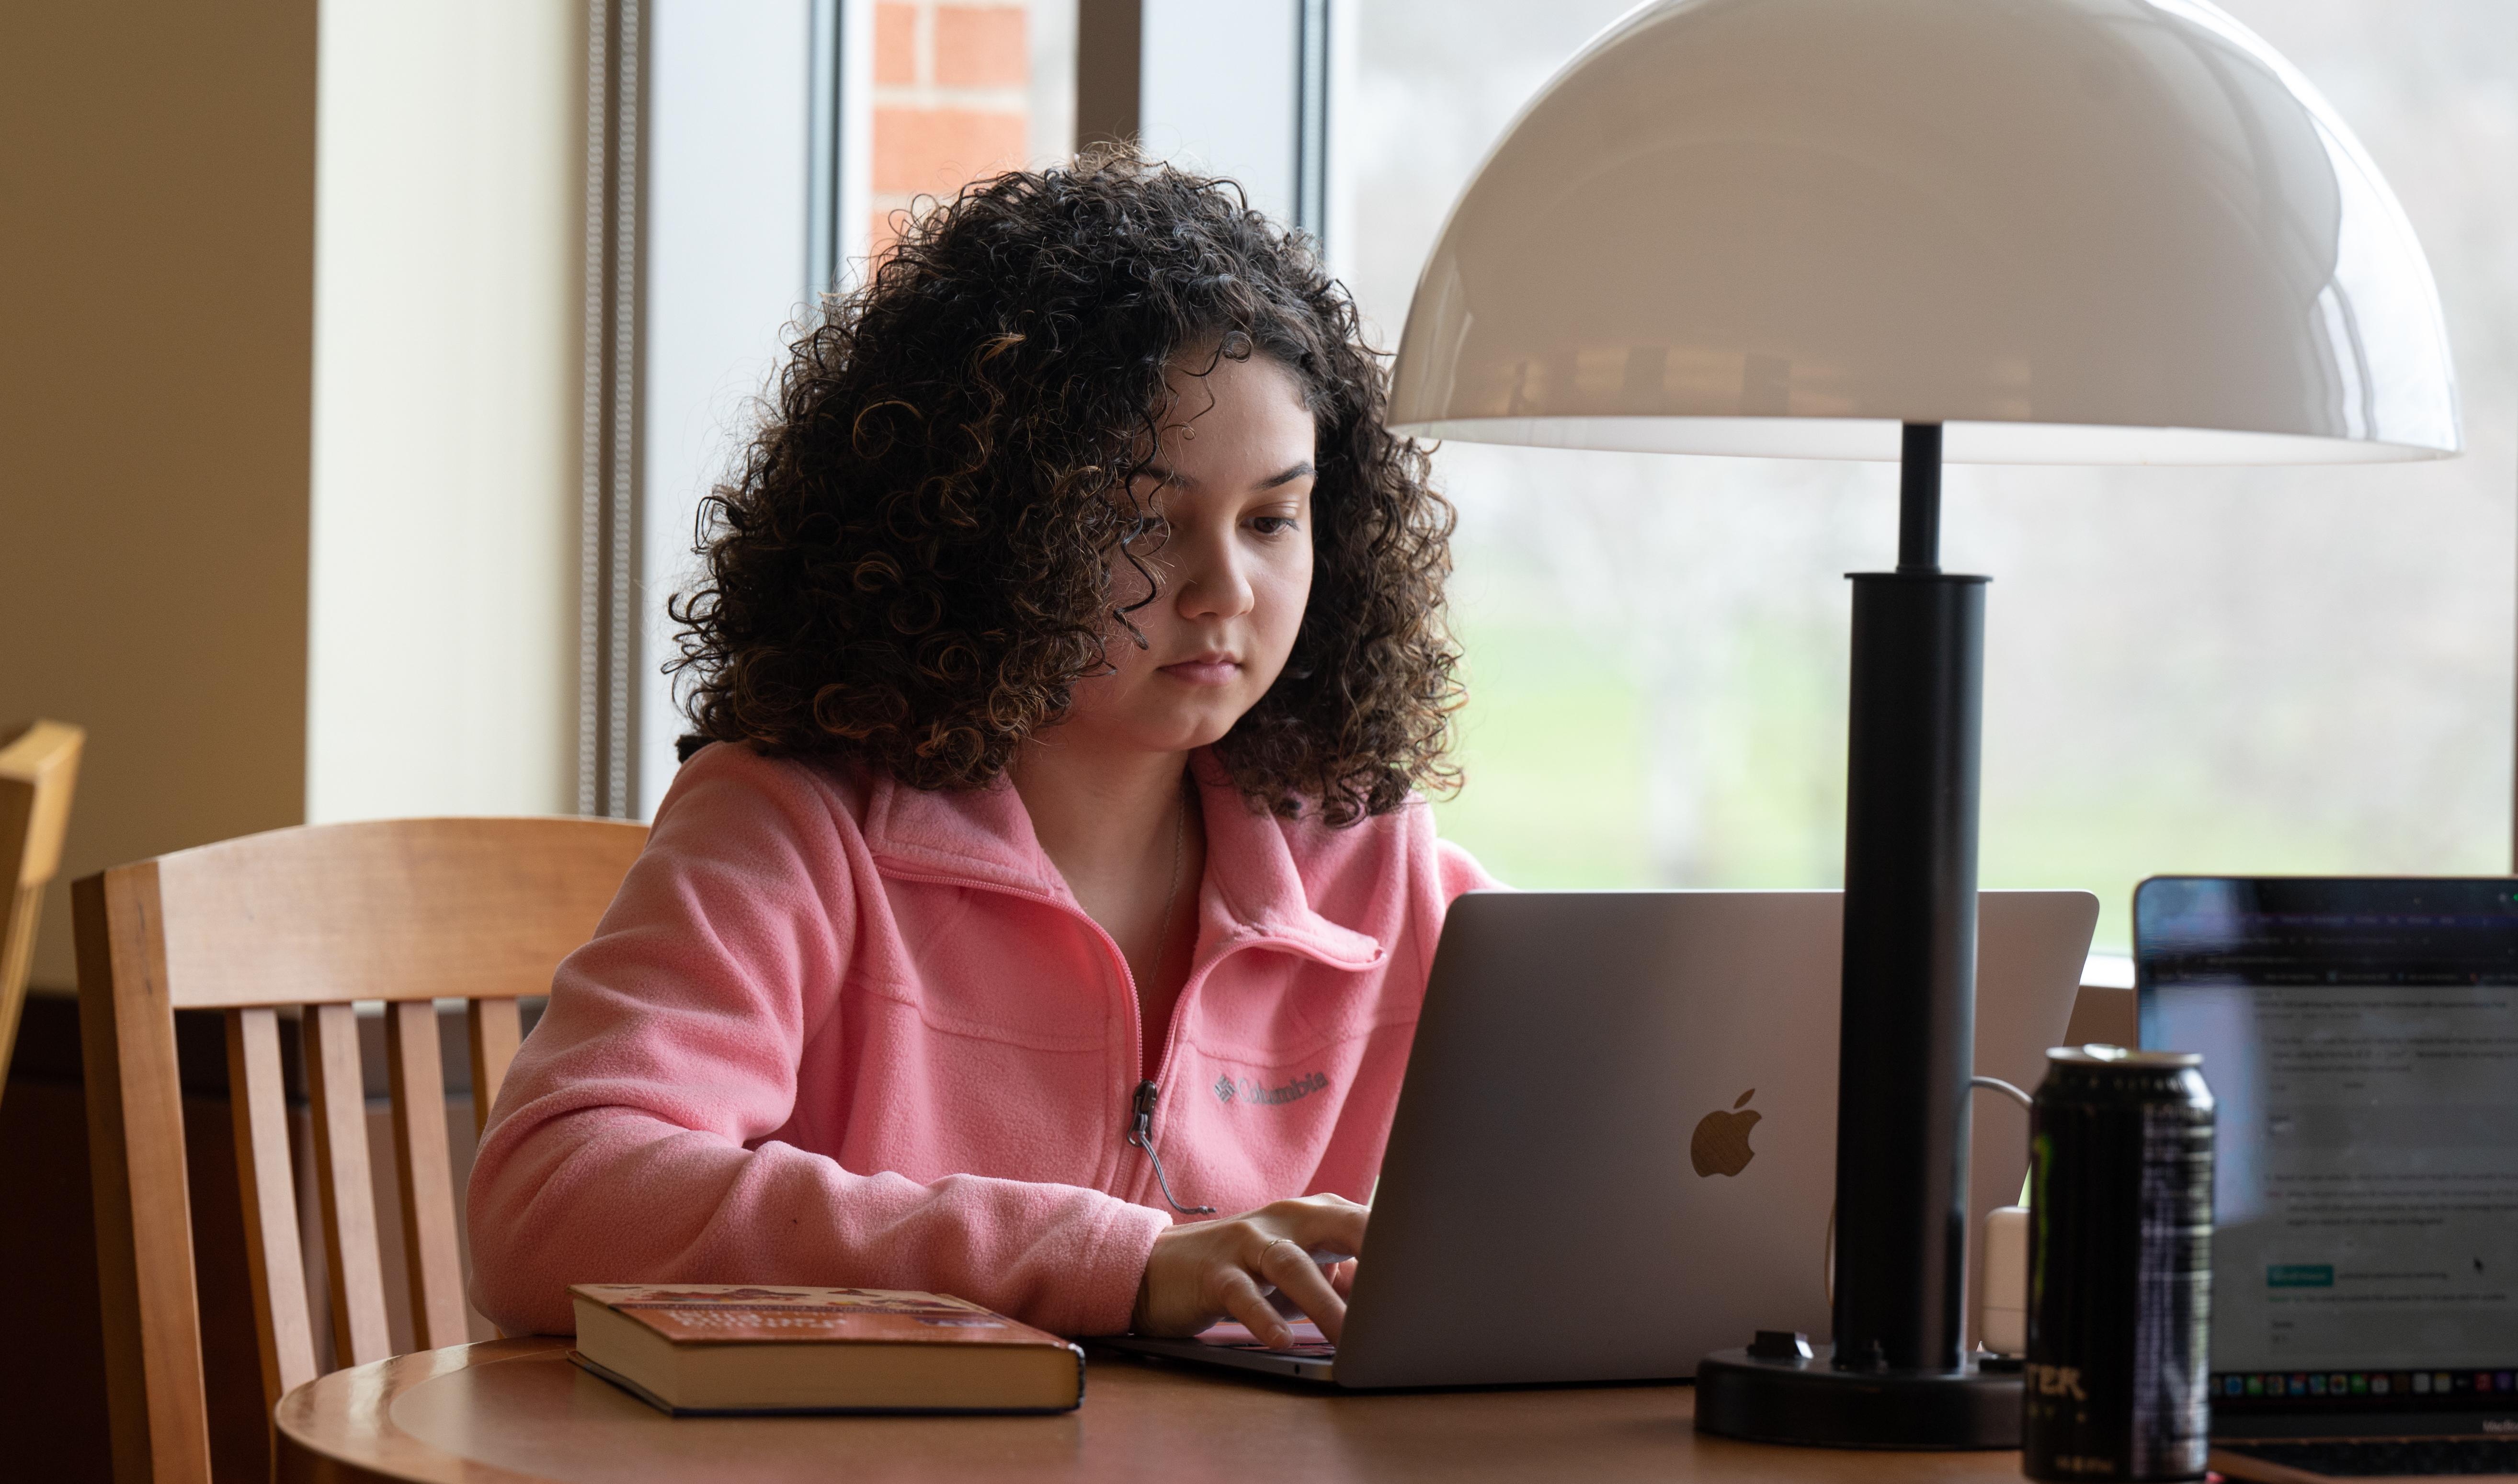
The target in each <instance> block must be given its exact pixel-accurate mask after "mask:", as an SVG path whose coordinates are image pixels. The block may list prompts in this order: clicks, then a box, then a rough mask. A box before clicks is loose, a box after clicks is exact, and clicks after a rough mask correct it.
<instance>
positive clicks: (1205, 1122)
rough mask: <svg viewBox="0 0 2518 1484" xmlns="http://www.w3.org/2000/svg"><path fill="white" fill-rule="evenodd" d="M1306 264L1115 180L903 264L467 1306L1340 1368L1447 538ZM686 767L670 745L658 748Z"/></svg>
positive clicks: (882, 288) (818, 335)
mask: <svg viewBox="0 0 2518 1484" xmlns="http://www.w3.org/2000/svg"><path fill="white" fill-rule="evenodd" d="M1383 406H1384V385H1383V379H1382V371H1381V368H1380V365H1379V363H1378V362H1377V361H1376V360H1374V358H1373V356H1372V355H1371V353H1369V352H1368V351H1367V350H1366V349H1365V348H1364V347H1363V345H1362V344H1361V343H1360V340H1359V335H1358V328H1357V323H1356V318H1355V312H1354V310H1353V308H1352V306H1351V305H1350V304H1349V303H1348V301H1347V299H1346V297H1345V295H1344V293H1343V292H1342V291H1341V290H1340V289H1339V288H1338V287H1337V286H1336V285H1334V284H1333V283H1331V282H1330V281H1329V280H1328V279H1327V278H1326V277H1325V276H1324V274H1323V273H1322V270H1321V268H1320V266H1319V264H1318V263H1317V262H1316V261H1315V259H1314V258H1313V257H1312V255H1311V253H1310V252H1309V250H1308V249H1307V248H1306V247H1305V246H1304V244H1303V243H1302V242H1301V241H1300V240H1299V239H1295V238H1291V237H1288V236H1286V235H1285V234H1283V233H1281V232H1279V231H1278V230H1277V229H1275V228H1273V227H1271V226H1270V225H1269V224H1268V223H1267V222H1266V221H1265V220H1264V219H1262V218H1261V217H1259V216H1258V215H1257V214H1256V213H1253V212H1250V211H1247V210H1245V209H1243V207H1242V206H1241V204H1240V202H1239V199H1238V195H1237V192H1236V191H1234V189H1233V188H1232V187H1230V186H1229V185H1225V184H1222V183H1218V182H1214V181H1208V180H1201V179H1197V178H1194V177H1191V176H1188V175H1184V174H1181V173H1178V172H1175V171H1172V170H1169V169H1166V168H1161V167H1155V166H1148V165H1143V164H1140V163H1138V162H1136V161H1133V160H1129V159H1125V158H1120V159H1113V160H1107V161H1100V162H1092V163H1087V164H1084V165H1080V166H1078V167H1077V168H1075V169H1073V170H1061V171H1049V172H1045V173H1040V174H1017V175H1008V176H1004V177H1000V178H998V179H997V180H995V181H993V182H990V183H987V184H985V185H983V186H980V187H975V188H973V189H972V190H971V191H967V192H966V193H964V195H963V196H962V197H961V198H960V199H958V200H956V201H954V202H951V203H949V204H947V205H945V206H943V207H942V208H940V209H938V210H936V211H935V212H933V214H931V215H930V216H928V217H927V218H926V219H924V220H923V221H922V222H920V223H919V224H917V225H916V226H914V227H913V228H912V229H911V230H910V232H909V234H908V235H907V236H906V237H905V238H904V239H903V240H902V241H901V243H900V244H899V246H898V247H897V248H896V249H895V250H894V251H893V253H892V255H891V256H890V258H889V259H887V260H886V261H885V263H884V264H883V266H882V267H881V268H880V269H879V270H878V271H877V272H876V274H875V275H874V276H873V278H872V280H871V282H870V283H869V284H868V285H867V286H866V287H865V288H864V289H863V290H861V291H860V292H858V293H857V294H855V295H854V296H852V297H851V298H849V299H847V301H844V302H842V303H840V304H839V305H837V306H836V307H834V308H833V310H832V311H831V312H830V313H829V314H828V315H827V316H826V317H825V319H824V321H823V322H822V323H820V324H818V325H817V326H816V327H815V328H813V329H812V330H811V332H810V333H808V334H807V335H806V336H804V337H803V339H802V340H801V341H800V342H799V343H798V344H797V346H796V348H795V353H794V357H793V359H792V360H791V362H790V364H789V365H788V366H787V368H786V370H785V372H784V374H783V376H782V378H781V381H780V384H779V387H778V389H777V395H776V404H775V406H774V408H772V410H771V412H770V415H769V416H768V418H767V421H766V425H765V426H764V428H763V429H762V431H761V432H760V436H759V438H758V440H757V441H756V442H755V444H754V445H753V446H752V448H751V451H750V454H749V457H748V459H747V460H746V464H745V467H744V471H743V474H742V477H741V479H740V481H739V482H737V483H736V484H734V485H732V486H730V487H729V488H724V489H721V490H719V491H718V492H717V493H716V495H715V496H714V497H713V498H712V500H711V502H710V510H709V512H708V515H707V518H706V521H705V523H704V529H705V544H704V547H703V552H704V555H705V557H706V559H707V576H706V579H705V581H704V582H703V583H702V584H701V585H700V587H699V589H698V591H697V592H696V593H695V594H693V595H691V596H690V597H688V598H687V599H685V600H684V601H682V602H681V603H679V604H678V605H677V606H676V610H675V615H676V617H677V619H678V620H679V621H681V622H682V623H683V624H685V626H686V631H685V633H684V636H683V639H682V646H683V659H682V661H681V663H682V664H683V665H684V666H685V667H686V669H687V672H688V674H689V675H690V677H691V680H692V687H691V696H692V701H691V716H692V720H693V722H694V723H695V724H696V726H697V728H698V732H699V736H698V737H696V738H693V739H690V740H688V741H687V742H686V743H685V750H686V752H688V757H687V761H686V762H685V763H684V765H683V767H682V769H681V772H680V774H679V776H678V777H677V778H676V779H675V780H674V783H673V788H672V791H671V792H670V793H669V794H668V795H667V796H666V798H665V801H664V804H663V805H662V807H661V808H659V810H658V811H657V815H656V822H655V828H654V831H653V833H652V835H651V836H650V839H649V842H648V845H647V848H646V851H645V853H644V854H643V855H642V856H641V857H640V858H639V860H638V863H637V865H636V866H635V868H633V869H631V871H630V876H629V879H628V880H627V881H626V882H624V883H623V885H622V888H621V894H620V896H619V898H618V899H617V900H616V901H615V902H614V904H613V906H612V908H611V910H610V912H607V913H606V914H605V916H604V919H603V921H602V923H601V925H600V926H599V927H598V928H597V929H596V932H595V935H594V938H593V941H592V942H590V943H588V944H587V945H586V947H585V948H583V949H581V950H579V951H578V952H577V953H576V954H572V955H571V956H570V957H569V959H568V961H567V962H566V963H564V964H562V965H561V967H560V970H559V974H558V977H557V979H556V981H555V983H554V984H553V986H552V989H551V998H550V1007H549V1010H548V1012H547V1013H546V1014H545V1015H544V1016H543V1020H542V1023H541V1024H540V1026H539V1027H538V1028H537V1029H536V1030H535V1032H534V1034H533V1036H532V1037H531V1039H528V1040H527V1042H526V1043H525V1047H524V1050H523V1051H522V1053H521V1054H520V1055H519V1056H518V1057H517V1059H516V1062H515V1065H514V1067H513V1069H512V1070H511V1071H510V1072H509V1074H508V1078H507V1081H506V1084H505V1086H504V1088H503V1089H502V1090H501V1092H500V1094H499V1103H498V1108H497V1111H496V1115H495V1117H494V1118H493V1119H492V1121H491V1124H490V1126H489V1128H488V1130H487V1132H486V1134H485V1135H484V1138H483V1141H482V1144H481V1148H480V1153H479V1157H478V1160H477V1162H476V1164H475V1166H474V1168H473V1173H472V1183H471V1193H470V1225H471V1236H472V1251H473V1258H474V1268H475V1272H474V1282H473V1296H474V1299H475V1301H476V1302H477V1303H478V1305H479V1306H480V1308H481V1310H482V1312H483V1313H485V1314H487V1315H489V1316H490V1317H491V1318H492V1319H494V1320H496V1321H497V1322H498V1323H499V1325H500V1326H501V1327H503V1328H506V1329H508V1330H510V1331H524V1330H539V1331H546V1332H548V1331H560V1332H564V1331H566V1330H568V1329H569V1328H570V1327H571V1318H570V1308H569V1302H568V1298H567V1294H566V1289H567V1286H568V1285H569V1284H571V1283H582V1282H640V1281H673V1282H685V1283H705V1282H750V1283H813V1284H850V1285H861V1286H867V1287H880V1288H903V1289H928V1290H934V1291H938V1292H944V1293H957V1294H960V1295H962V1296H964V1297H967V1298H970V1299H974V1300H976V1301H977V1302H979V1303H983V1304H987V1305H989V1306H990V1307H993V1308H996V1309H999V1310H1002V1311H1004V1312H1006V1313H1009V1314H1012V1315H1015V1316H1016V1317H1018V1318H1020V1319H1023V1320H1026V1321H1028V1322H1030V1323H1033V1324H1036V1325H1040V1326H1042V1327H1044V1328H1047V1329H1050V1330H1054V1331H1058V1332H1061V1333H1064V1334H1079V1335H1091V1334H1109V1333H1116V1332H1119V1331H1124V1330H1128V1329H1130V1328H1132V1327H1133V1328H1135V1329H1136V1330H1138V1331H1140V1332H1148V1333H1157V1334H1174V1335H1182V1334H1192V1333H1194V1332H1196V1331H1197V1330H1199V1329H1201V1328H1204V1327H1205V1326H1206V1325H1207V1324H1209V1323H1211V1322H1213V1321H1215V1320H1217V1319H1219V1318H1223V1317H1227V1316H1230V1317H1232V1318H1235V1319H1238V1320H1240V1321H1242V1322H1244V1323H1246V1324H1248V1325H1249V1326H1250V1327H1251V1329H1252V1330H1253V1331H1254V1332H1255V1333H1256V1334H1257V1336H1259V1337H1260V1338H1261V1339H1263V1340H1266V1341H1268V1342H1270V1343H1274V1344H1280V1345H1281V1344H1285V1343H1288V1342H1290V1340H1291V1332H1290V1330H1289V1329H1288V1328H1287V1326H1286V1325H1285V1323H1284V1322H1283V1321H1282V1320H1281V1318H1280V1316H1279V1311H1278V1309H1277V1308H1276V1307H1275V1306H1272V1304H1271V1303H1270V1302H1269V1301H1268V1296H1267V1295H1268V1294H1269V1293H1271V1292H1272V1291H1274V1292H1277V1293H1281V1295H1282V1296H1283V1297H1284V1298H1285V1299H1287V1300H1290V1303H1291V1305H1293V1306H1295V1307H1298V1308H1299V1309H1300V1310H1301V1311H1302V1312H1303V1313H1305V1314H1308V1315H1309V1316H1311V1317H1312V1318H1314V1319H1315V1320H1317V1321H1318V1322H1319V1324H1320V1326H1321V1328H1322V1329H1323V1330H1324V1332H1325V1333H1326V1334H1328V1335H1329V1336H1332V1337H1334V1336H1336V1334H1337V1333H1338V1329H1339V1325H1340V1322H1341V1320H1342V1319H1343V1316H1344V1313H1345V1304H1344V1301H1343V1296H1342V1295H1343V1293H1345V1292H1346V1290H1347V1288H1348V1286H1349V1284H1350V1283H1351V1282H1352V1279H1353V1274H1354V1262H1353V1261H1352V1260H1351V1259H1352V1258H1354V1257H1355V1256H1356V1255H1357V1254H1360V1253H1361V1252H1362V1251H1364V1248H1365V1233H1366V1226H1367V1219H1368V1215H1369V1212H1368V1209H1367V1208H1365V1207H1364V1206H1363V1205H1361V1204H1359V1203H1362V1202H1364V1201H1366V1200H1367V1199H1368V1197H1369V1195H1370V1192H1371V1189H1372V1182H1373V1175H1374V1172H1375V1170H1376V1169H1377V1168H1378V1166H1379V1165H1380V1161H1381V1153H1382V1145H1383V1142H1384V1139H1385V1137H1386V1136H1387V1134H1388V1131H1389V1124H1390V1118H1391V1113H1392V1109H1393V1106H1394V1104H1395V1102H1396V1100H1397V1096H1398V1091H1399V1081H1400V1074H1401V1071H1402V1069H1403V1067H1404V1066H1405V1064H1406V1062H1407V1058H1408V1045H1409V1039H1410V1036H1411V1032H1412V1031H1413V1029H1414V1024H1415V1020H1416V1011H1417V1003H1418V1000H1419V998H1420V997H1421V996H1422V994H1423V991H1424V987H1425V975H1426V969H1427V966H1428V963H1429V961H1430V959H1431V956H1432V954H1433V951H1434V944H1435V939H1436V937H1437V936H1438V934H1439V933H1440V930H1441V926H1442V920H1443V913H1444V911H1445V909H1446V907H1447V906H1448V905H1449V903H1450V902H1451V901H1452V899H1453V898H1454V897H1455V896H1457V895H1458V894H1459V893H1460V892H1462V891H1465V890H1468V889H1469V888H1471V887H1474V886H1479V885H1482V884H1486V881H1485V877H1484V876H1483V875H1482V873H1481V872H1480V871H1479V869H1478V868H1477V867H1476V865H1475V864H1474V863H1473V862H1471V861H1470V859H1469V858H1468V857H1467V856H1466V855H1464V854H1463V853H1461V852H1460V851H1458V850H1457V849H1456V848H1454V847H1451V846H1448V845H1445V844H1443V843H1442V842H1440V841H1438V840H1436V839H1435V837H1434V830H1433V825H1432V822H1431V820H1430V819H1429V818H1428V816H1427V813H1426V810H1425V809H1424V807H1423V804H1422V801H1421V800H1420V799H1419V798H1418V796H1417V795H1416V793H1415V792H1414V785H1415V784H1418V783H1420V782H1426V781H1442V780H1443V779H1444V778H1445V768H1444V764H1443V748H1444V745H1445V742H1446V741H1447V736H1448V727H1447V721H1448V716H1449V713H1450V711H1451V709H1452V708H1453V707H1454V704H1455V703H1456V697H1457V688H1456V686H1455V685H1454V682H1453V679H1452V669H1453V665H1454V658H1455V656H1454V652H1453V651H1452V649H1451V648H1450V646H1449V643H1448V640H1447V639H1446V636H1445V632H1444V628H1443V624H1442V585H1443V579H1444V576H1445V573H1446V572H1447V571H1448V568H1449V558H1448V555H1447V548H1446V541H1447V537H1448V534H1449V531H1450V524H1451V517H1450V510H1449V507H1448V506H1447V505H1446V504H1445V503H1444V502H1443V501H1442V499H1441V498H1440V497H1439V496H1437V495H1436V494H1434V493H1433V492H1432V491H1431V490H1429V489H1428V488H1426V484H1425V478H1426V467H1425V458H1424V454H1423V452H1422V451H1421V450H1420V449H1419V448H1417V447H1416V446H1415V445H1411V444H1410V443H1407V442H1405V441H1402V440H1399V439H1396V438H1394V437H1392V436H1391V434H1390V433H1389V431H1388V430H1387V428H1386V427H1385V426H1384V424H1383ZM696 743H704V744H701V745H698V746H697V750H696V751H695V752H691V751H689V748H690V747H691V746H692V745H693V744H696Z"/></svg>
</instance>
